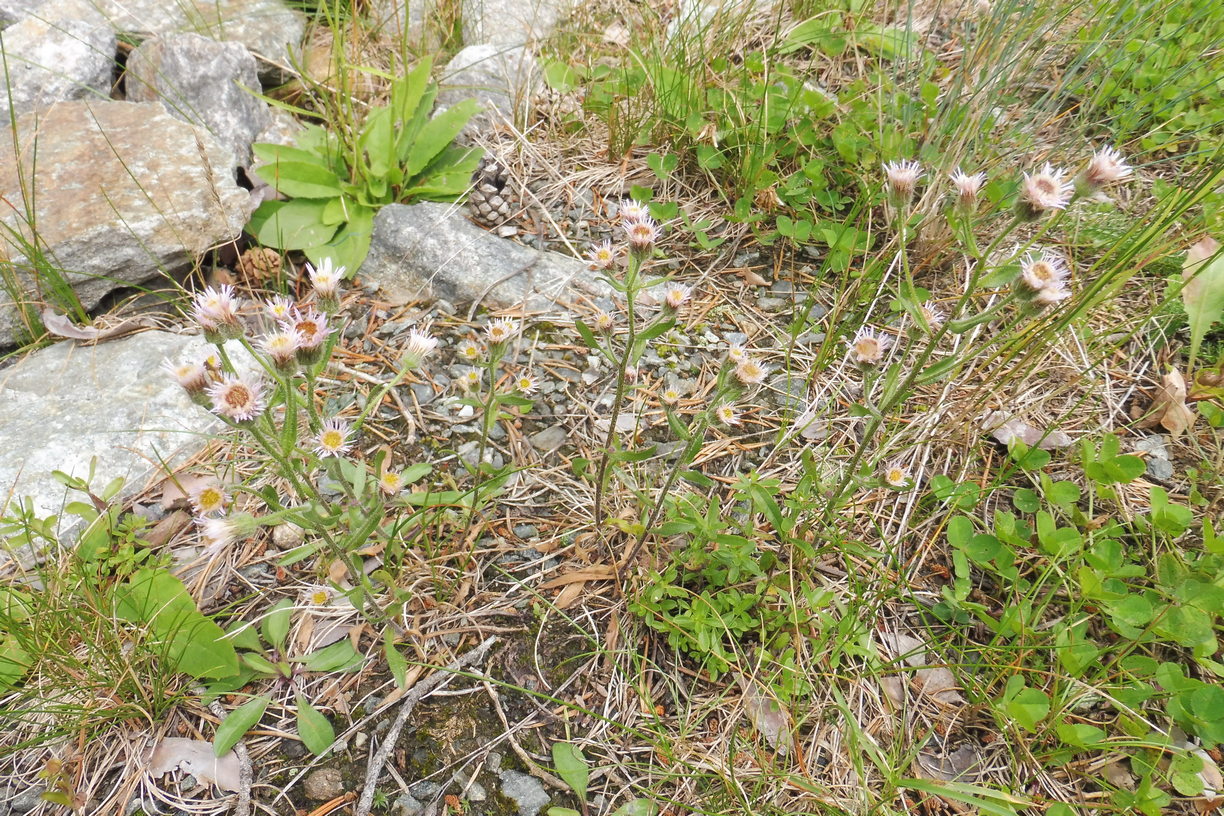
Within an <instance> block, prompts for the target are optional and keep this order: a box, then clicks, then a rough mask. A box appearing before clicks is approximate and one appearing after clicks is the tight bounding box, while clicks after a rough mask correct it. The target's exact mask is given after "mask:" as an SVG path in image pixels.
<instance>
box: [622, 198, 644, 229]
mask: <svg viewBox="0 0 1224 816" xmlns="http://www.w3.org/2000/svg"><path fill="white" fill-rule="evenodd" d="M620 219H621V222H622V223H625V224H628V223H629V222H631V221H647V220H649V219H650V208H649V207H647V206H646V205H645V204H642V203H640V202H637V201H634V200H633V199H625V200H624V201H622V202H621V205H620Z"/></svg>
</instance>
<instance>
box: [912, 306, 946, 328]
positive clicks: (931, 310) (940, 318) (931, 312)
mask: <svg viewBox="0 0 1224 816" xmlns="http://www.w3.org/2000/svg"><path fill="white" fill-rule="evenodd" d="M918 308H920V309H921V310H922V317H923V319H924V320H926V322H927V326H929V327H930V328H932V329H938V328H939V327H940V326H942V325H943V324H944V321H945V320H947V319H948V317H947V315H945V314H944V312H943V309H941V308H939V307H938V306H936V305H935V302H934V301H932V300H928V301H927V302H926V303H923V304H922V305H921V306H919V307H918Z"/></svg>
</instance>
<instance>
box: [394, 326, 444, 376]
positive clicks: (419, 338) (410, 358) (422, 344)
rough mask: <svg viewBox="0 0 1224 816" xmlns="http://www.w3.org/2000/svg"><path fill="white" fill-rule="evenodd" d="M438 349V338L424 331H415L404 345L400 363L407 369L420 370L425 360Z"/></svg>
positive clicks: (410, 333)
mask: <svg viewBox="0 0 1224 816" xmlns="http://www.w3.org/2000/svg"><path fill="white" fill-rule="evenodd" d="M437 347H438V338H436V337H434V336H432V335H430V334H426V333H425V332H423V331H419V330H417V329H413V330H412V331H410V332H409V333H408V339H407V341H406V342H405V343H404V351H403V353H402V354H401V355H400V362H401V363H402V364H403V365H404V367H405V368H409V369H415V368H419V367H420V365H421V363H422V362H424V360H425V358H426V357H428V356H429V355H430V354H431V353H432V352H433V350H434V349H436V348H437Z"/></svg>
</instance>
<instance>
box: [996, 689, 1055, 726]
mask: <svg viewBox="0 0 1224 816" xmlns="http://www.w3.org/2000/svg"><path fill="white" fill-rule="evenodd" d="M1007 713H1008V714H1010V715H1011V716H1012V717H1013V718H1014V719H1015V720H1016V722H1018V723H1020V726H1021V727H1022V728H1023V729H1025V730H1026V731H1036V730H1037V724H1038V723H1039V722H1041V721H1042V720H1043V719H1045V716H1046V715H1047V714H1049V713H1050V698H1049V697H1047V696H1046V694H1045V692H1043V691H1041V690H1040V689H1035V688H1024V689H1021V690H1020V691H1019V692H1018V693H1017V694H1016V695H1015V696H1014V697H1012V698H1011V699H1010V700H1008V701H1007Z"/></svg>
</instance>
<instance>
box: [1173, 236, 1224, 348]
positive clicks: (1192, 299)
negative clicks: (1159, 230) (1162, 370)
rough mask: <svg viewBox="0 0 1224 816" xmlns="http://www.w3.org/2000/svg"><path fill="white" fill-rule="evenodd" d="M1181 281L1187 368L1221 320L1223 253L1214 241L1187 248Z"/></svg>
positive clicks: (1223, 310) (1223, 308)
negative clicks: (1186, 322)
mask: <svg viewBox="0 0 1224 816" xmlns="http://www.w3.org/2000/svg"><path fill="white" fill-rule="evenodd" d="M1182 277H1183V278H1184V279H1185V285H1184V286H1182V290H1181V296H1182V304H1183V305H1184V306H1185V307H1186V317H1187V318H1188V319H1189V323H1190V364H1191V365H1194V361H1195V360H1196V359H1197V358H1198V351H1199V346H1200V345H1201V344H1202V342H1203V337H1204V336H1205V335H1206V334H1207V330H1208V329H1210V328H1211V324H1212V323H1215V322H1216V321H1218V320H1224V253H1221V252H1220V245H1219V243H1217V242H1216V241H1215V239H1213V238H1211V237H1210V236H1208V237H1205V238H1203V239H1202V240H1201V241H1199V242H1198V243H1197V244H1195V245H1194V246H1192V247H1190V250H1189V251H1188V252H1187V253H1186V262H1185V265H1184V267H1183V269H1182Z"/></svg>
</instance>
